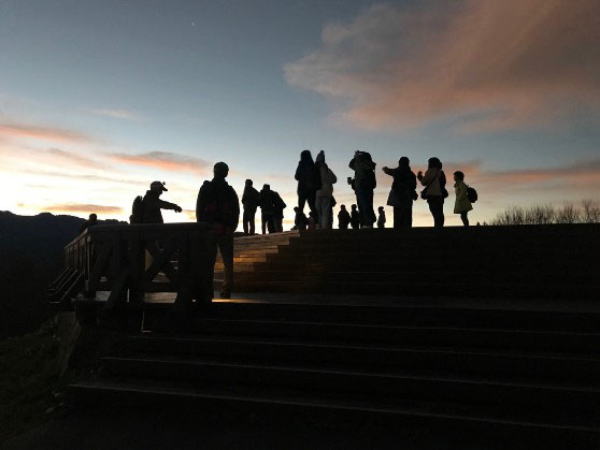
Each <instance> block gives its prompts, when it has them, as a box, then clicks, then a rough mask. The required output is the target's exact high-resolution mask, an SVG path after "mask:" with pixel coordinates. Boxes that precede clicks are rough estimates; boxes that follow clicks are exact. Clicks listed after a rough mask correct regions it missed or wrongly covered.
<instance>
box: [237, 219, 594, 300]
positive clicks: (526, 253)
mask: <svg viewBox="0 0 600 450" xmlns="http://www.w3.org/2000/svg"><path fill="white" fill-rule="evenodd" d="M272 236H273V237H271V236H266V237H263V236H261V237H258V238H256V237H255V238H242V239H237V240H236V245H237V246H238V252H239V253H238V256H236V269H235V271H236V279H235V291H237V292H296V293H336V294H388V295H405V296H406V295H410V296H420V295H427V296H455V297H511V298H546V299H547V298H570V297H577V298H596V297H597V295H598V292H600V291H599V288H600V277H598V275H597V274H598V269H599V268H600V264H599V263H598V255H599V254H600V226H598V225H572V226H569V225H567V226H521V227H472V228H470V229H468V230H465V229H462V228H446V229H444V230H433V229H431V228H422V229H413V230H409V231H403V232H396V231H394V230H389V229H388V230H349V231H340V230H332V231H319V232H305V233H302V234H301V235H292V236H289V237H288V235H285V234H283V235H272ZM244 239H245V240H244ZM267 243H268V246H265V247H261V246H263V245H267Z"/></svg>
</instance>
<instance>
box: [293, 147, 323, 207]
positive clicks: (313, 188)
mask: <svg viewBox="0 0 600 450" xmlns="http://www.w3.org/2000/svg"><path fill="white" fill-rule="evenodd" d="M295 178H296V181H298V207H299V208H300V211H302V212H304V205H305V204H306V203H307V202H308V207H309V208H310V210H311V211H313V212H315V211H316V209H315V200H316V195H317V191H318V190H319V188H320V185H319V184H320V182H319V173H318V170H317V168H316V167H315V162H314V161H313V157H312V154H311V153H310V150H303V151H302V152H301V153H300V161H299V162H298V167H297V168H296V175H295Z"/></svg>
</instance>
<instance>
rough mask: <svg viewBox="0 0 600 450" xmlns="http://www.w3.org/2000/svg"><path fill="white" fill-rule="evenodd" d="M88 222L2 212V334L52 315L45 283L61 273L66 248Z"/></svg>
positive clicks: (29, 326)
mask: <svg viewBox="0 0 600 450" xmlns="http://www.w3.org/2000/svg"><path fill="white" fill-rule="evenodd" d="M84 221H85V220H84V219H82V218H80V217H74V216H69V215H54V214H51V213H41V214H38V215H35V216H20V215H17V214H13V213H12V212H10V211H0V338H3V337H6V336H11V335H15V334H21V333H25V332H28V331H32V330H34V329H36V328H37V327H38V326H39V325H40V324H41V322H43V321H44V320H45V319H46V318H47V317H48V314H49V309H48V305H47V304H46V294H45V292H46V287H47V286H48V284H49V283H50V282H51V281H52V279H53V278H54V277H56V276H57V275H58V274H59V273H60V271H61V269H62V266H63V248H64V246H65V245H66V244H68V243H69V242H70V241H71V240H72V239H74V238H75V237H76V236H77V235H78V234H79V230H80V228H81V225H82V224H83V222H84ZM111 222H113V221H111Z"/></svg>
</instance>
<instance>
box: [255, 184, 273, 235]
mask: <svg viewBox="0 0 600 450" xmlns="http://www.w3.org/2000/svg"><path fill="white" fill-rule="evenodd" d="M258 206H259V207H260V211H261V222H262V234H266V233H267V231H268V232H269V233H275V229H276V224H275V213H276V206H275V195H273V191H272V190H271V186H270V185H268V184H265V185H263V188H262V189H261V190H260V195H259V197H258Z"/></svg>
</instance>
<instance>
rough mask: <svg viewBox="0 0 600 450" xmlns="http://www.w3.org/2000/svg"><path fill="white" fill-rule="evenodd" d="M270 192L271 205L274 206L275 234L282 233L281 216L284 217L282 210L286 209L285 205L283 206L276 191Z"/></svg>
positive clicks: (283, 203)
mask: <svg viewBox="0 0 600 450" xmlns="http://www.w3.org/2000/svg"><path fill="white" fill-rule="evenodd" d="M271 192H273V204H274V206H275V215H274V222H275V232H276V233H282V232H283V215H284V214H283V210H284V209H285V208H286V207H287V205H286V204H285V202H284V201H283V199H282V198H281V196H280V195H279V192H276V191H271Z"/></svg>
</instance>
